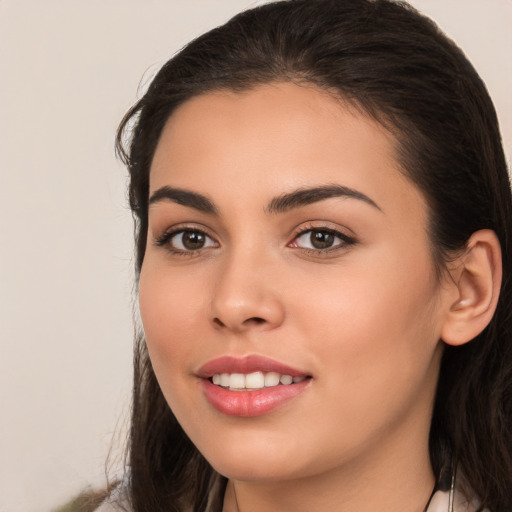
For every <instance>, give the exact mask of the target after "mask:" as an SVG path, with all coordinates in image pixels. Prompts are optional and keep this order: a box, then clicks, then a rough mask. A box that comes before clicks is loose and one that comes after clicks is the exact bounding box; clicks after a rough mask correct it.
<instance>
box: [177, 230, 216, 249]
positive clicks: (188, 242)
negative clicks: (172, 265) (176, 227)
mask: <svg viewBox="0 0 512 512" xmlns="http://www.w3.org/2000/svg"><path fill="white" fill-rule="evenodd" d="M169 245H170V246H171V247H172V248H173V249H175V250H177V251H197V250H199V249H204V248H205V247H214V246H215V242H214V241H213V240H212V239H211V238H210V237H209V236H208V235H207V234H206V233H203V232H202V231H197V230H183V231H179V232H177V233H174V235H173V236H172V237H171V238H170V239H169Z"/></svg>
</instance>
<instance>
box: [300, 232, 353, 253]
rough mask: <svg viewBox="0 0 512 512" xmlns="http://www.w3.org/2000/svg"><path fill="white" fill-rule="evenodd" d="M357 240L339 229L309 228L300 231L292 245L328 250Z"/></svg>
mask: <svg viewBox="0 0 512 512" xmlns="http://www.w3.org/2000/svg"><path fill="white" fill-rule="evenodd" d="M354 243H355V240H354V239H353V238H352V237H349V236H347V235H344V234H343V233H340V232H339V231H334V230H330V229H320V228H318V229H307V230H305V231H302V233H299V235H298V236H297V237H296V238H295V240H294V241H293V243H292V244H291V246H292V247H298V248H300V249H308V250H313V251H327V250H329V249H336V248H338V247H343V246H347V245H353V244H354Z"/></svg>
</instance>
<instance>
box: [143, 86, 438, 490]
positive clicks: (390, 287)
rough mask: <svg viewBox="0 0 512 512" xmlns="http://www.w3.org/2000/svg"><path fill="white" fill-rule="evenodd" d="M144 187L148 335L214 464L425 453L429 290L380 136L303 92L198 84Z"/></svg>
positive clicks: (405, 187) (403, 186) (419, 221)
mask: <svg viewBox="0 0 512 512" xmlns="http://www.w3.org/2000/svg"><path fill="white" fill-rule="evenodd" d="M150 189H151V190H150V196H151V201H150V203H151V204H150V207H149V231H148V241H147V242H148V243H147V249H146V254H145V258H144V263H143V267H142V271H141V276H140V308H141V315H142V320H143V325H144V330H145V334H146V339H147V345H148V349H149V353H150V357H151V361H152V364H153V367H154V371H155V373H156V376H157V378H158V381H159V383H160V386H161V388H162V391H163V393H164V395H165V398H166V400H167V401H168V403H169V405H170V407H171V408H172V410H173V412H174V414H175V415H176V417H177V419H178V420H179V422H180V423H181V425H182V426H183V428H184V430H185V431H186V432H187V434H188V435H189V437H190V438H191V440H192V441H193V442H194V444H195V445H196V446H197V447H198V449H199V450H200V451H201V452H202V453H203V454H204V455H205V457H206V458H207V459H208V460H209V461H210V463H211V464H212V465H213V466H214V467H215V469H217V470H218V471H219V472H220V473H222V474H224V475H226V476H228V477H231V478H236V479H249V480H250V479H254V480H269V479H270V480H275V479H280V478H281V479H293V478H302V477H307V476H314V475H319V474H322V473H326V472H332V471H337V470H340V471H341V470H343V469H346V468H352V469H353V468H354V467H359V468H360V467H362V466H361V464H377V465H378V461H383V460H390V459H392V458H393V457H417V456H418V455H421V456H422V457H425V456H427V458H428V455H426V454H427V453H428V452H427V450H428V446H427V438H428V430H429V422H430V415H431V406H432V401H433V395H434V390H435V385H436V380H437V374H438V367H439V359H440V352H441V349H440V344H439V333H440V330H441V326H442V323H443V311H444V310H445V307H444V302H443V287H442V283H440V282H439V281H438V280H436V278H435V272H434V267H433V262H432V258H431V248H430V246H429V239H428V235H427V209H426V204H425V201H424V198H423V197H422V195H421V193H420V192H419V191H418V189H417V188H416V187H415V186H414V185H413V184H412V183H411V182H410V181H409V180H408V179H407V178H406V177H404V175H403V174H402V173H401V172H400V170H399V165H398V164H397V161H396V158H395V154H394V139H393V137H392V136H391V135H390V134H389V133H388V132H387V131H385V130H384V129H383V128H382V127H381V126H380V125H378V124H377V123H375V122H373V121H372V120H370V119H369V118H367V117H365V116H363V115H361V114H359V113H357V112H355V111H354V110H350V109H348V108H347V107H346V106H344V105H343V104H342V103H341V102H340V101H338V100H336V99H335V98H333V97H332V96H330V95H328V94H327V93H325V92H321V91H319V90H317V89H315V88H314V87H313V86H311V87H299V86H296V85H293V84H273V85H265V86H259V87H257V88H255V89H253V90H250V91H247V92H244V93H233V92H216V93H208V94H204V95H202V96H199V97H196V98H194V99H192V100H190V101H188V102H187V103H185V104H184V105H182V106H181V107H180V108H179V109H178V110H177V111H176V112H175V113H174V114H173V115H172V117H171V118H170V119H169V121H168V123H167V125H166V127H165V129H164V132H163V134H162V137H161V139H160V141H159V143H158V147H157V150H156V154H155V157H154V160H153V163H152V166H151V179H150ZM279 379H280V380H281V382H282V383H280V384H277V382H278V381H279ZM290 380H291V381H292V383H291V384H290V383H289V382H290Z"/></svg>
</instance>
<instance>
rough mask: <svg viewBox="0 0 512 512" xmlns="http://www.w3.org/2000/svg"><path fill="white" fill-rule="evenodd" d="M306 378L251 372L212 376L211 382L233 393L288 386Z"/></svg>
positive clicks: (275, 373)
mask: <svg viewBox="0 0 512 512" xmlns="http://www.w3.org/2000/svg"><path fill="white" fill-rule="evenodd" d="M305 378H306V377H305V376H300V377H292V376H291V375H281V374H279V373H277V372H268V373H263V372H253V373H248V374H243V373H217V374H215V375H212V382H213V383H214V384H215V385H217V386H222V387H224V388H229V389H231V390H233V391H236V390H242V389H262V388H264V387H266V388H270V387H274V386H278V385H279V384H281V385H284V386H288V385H290V384H292V383H293V384H296V383H298V382H302V381H303V380H304V379H305Z"/></svg>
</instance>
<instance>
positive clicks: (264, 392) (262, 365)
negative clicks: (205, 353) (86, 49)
mask: <svg viewBox="0 0 512 512" xmlns="http://www.w3.org/2000/svg"><path fill="white" fill-rule="evenodd" d="M256 374H263V376H268V377H270V378H268V379H264V381H265V382H266V384H265V385H264V386H262V385H257V389H250V388H251V386H252V385H251V384H250V383H251V382H258V379H256V381H255V380H254V379H246V381H245V383H244V378H245V377H247V376H254V375H256ZM197 375H198V377H200V378H201V384H202V390H203V393H204V395H205V397H206V399H207V400H208V402H209V403H210V404H211V405H212V406H213V407H214V408H215V409H217V411H219V412H221V413H222V414H226V415H228V416H241V417H252V416H260V415H263V414H268V413H270V412H272V411H274V410H275V409H277V408H279V407H281V406H283V405H285V404H286V403H288V402H290V401H291V400H293V399H295V398H296V397H298V396H299V395H301V394H302V392H303V391H305V390H306V389H307V388H308V387H309V385H310V383H311V380H312V379H311V376H310V375H308V373H307V372H304V371H302V370H298V369H296V368H292V367H291V366H288V365H285V364H283V363H280V362H278V361H275V360H273V359H268V358H266V357H262V356H254V355H253V356H247V357H243V358H235V357H231V356H224V357H220V358H218V359H214V360H212V361H209V362H208V363H206V364H205V365H204V366H202V367H201V368H200V370H199V371H198V372H197ZM232 376H233V377H234V378H231V377H232ZM276 376H280V378H279V377H278V379H277V382H276ZM221 377H222V378H221ZM235 377H236V378H235ZM230 379H231V380H230ZM259 382H260V384H261V379H260V380H259ZM230 383H231V384H233V385H231V384H230ZM267 384H268V385H267ZM247 388H249V389H247Z"/></svg>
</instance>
